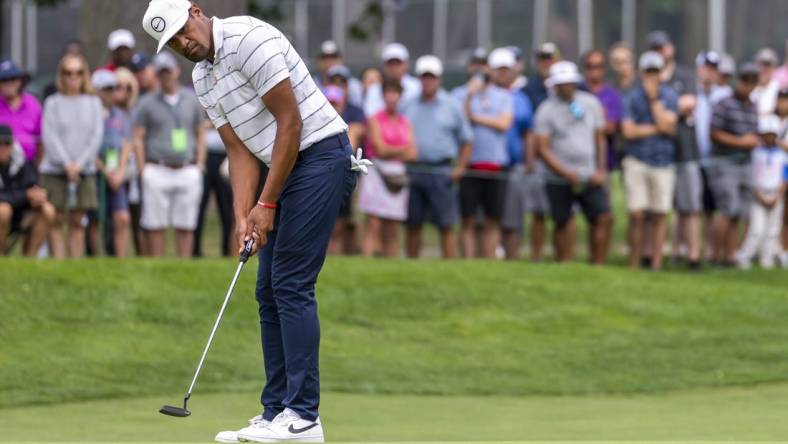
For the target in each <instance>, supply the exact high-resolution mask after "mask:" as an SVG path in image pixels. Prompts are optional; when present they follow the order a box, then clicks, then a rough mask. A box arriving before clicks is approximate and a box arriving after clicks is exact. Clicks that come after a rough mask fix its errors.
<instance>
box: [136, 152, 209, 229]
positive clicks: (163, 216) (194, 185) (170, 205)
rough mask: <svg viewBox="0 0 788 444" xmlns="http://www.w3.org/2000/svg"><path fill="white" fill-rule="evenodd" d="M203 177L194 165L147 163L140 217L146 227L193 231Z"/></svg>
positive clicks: (144, 170) (144, 171)
mask: <svg viewBox="0 0 788 444" xmlns="http://www.w3.org/2000/svg"><path fill="white" fill-rule="evenodd" d="M202 187H203V177H202V172H201V171H200V169H199V168H198V167H197V166H194V165H191V166H185V167H183V168H179V169H173V168H168V167H165V166H161V165H156V164H147V165H145V169H143V170H142V196H143V200H142V218H141V219H140V224H141V225H142V227H143V228H145V229H146V230H164V229H166V228H169V227H172V228H175V229H177V230H186V231H193V230H194V229H195V228H197V216H198V214H199V212H200V200H201V199H202Z"/></svg>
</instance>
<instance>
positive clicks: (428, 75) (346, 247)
mask: <svg viewBox="0 0 788 444" xmlns="http://www.w3.org/2000/svg"><path fill="white" fill-rule="evenodd" d="M647 44H648V50H647V51H645V52H644V53H642V54H639V55H638V54H635V53H634V52H633V50H632V49H631V48H630V47H628V46H627V45H626V44H623V43H617V44H615V45H613V46H612V47H611V48H609V49H608V50H601V49H594V50H591V51H588V52H586V53H585V54H583V55H582V56H581V57H580V59H579V60H578V63H579V67H578V64H576V63H575V62H573V61H571V60H565V59H564V58H563V57H562V56H561V52H560V49H559V48H558V47H557V45H555V44H554V43H551V42H546V43H543V44H541V45H539V46H538V47H537V48H536V49H535V50H534V52H533V54H532V57H528V56H527V55H526V53H525V52H524V51H523V50H522V49H521V48H517V47H513V46H506V47H499V48H495V49H493V50H492V51H490V52H488V51H487V50H486V49H485V48H477V49H476V50H474V51H472V52H471V54H470V57H469V60H468V64H467V80H466V81H465V82H464V83H463V84H462V85H460V86H458V87H456V88H453V89H448V88H446V87H444V84H443V79H444V67H443V63H442V61H441V60H440V59H439V58H438V57H435V56H433V55H424V56H421V57H419V58H418V59H417V60H415V62H414V63H413V66H412V68H413V70H412V71H411V57H410V54H409V51H408V49H407V48H406V47H405V46H404V45H402V44H400V43H391V44H388V45H386V46H385V47H384V48H383V51H382V53H381V63H380V66H373V67H369V68H367V69H365V70H364V71H362V72H361V73H360V76H359V78H355V77H354V76H353V73H352V72H351V70H350V69H349V68H347V67H346V66H345V65H344V64H343V61H342V54H341V53H340V49H339V47H338V45H337V44H336V43H334V42H332V41H326V42H324V43H323V44H322V45H321V51H320V55H319V58H318V60H316V64H315V70H314V73H315V80H316V82H317V84H318V85H319V86H320V88H321V90H322V93H323V94H324V95H325V96H326V98H327V99H328V100H329V102H330V103H331V104H332V105H333V106H334V107H335V108H336V109H337V111H338V112H339V113H340V115H341V116H342V117H343V118H344V119H345V121H346V122H347V123H348V126H349V138H350V140H351V143H352V144H353V146H356V147H363V148H364V153H365V156H366V157H368V158H370V159H372V160H373V162H374V167H373V168H372V169H371V171H370V173H369V175H366V176H364V177H362V179H361V180H360V183H359V186H358V189H357V192H356V193H355V194H354V196H353V197H351V198H350V199H348V200H347V201H346V202H345V204H344V205H343V208H342V210H341V212H340V216H339V219H338V220H337V224H336V227H335V230H334V234H333V236H332V240H331V245H330V247H329V251H330V252H331V253H332V254H363V255H364V256H368V257H399V256H400V255H401V254H402V251H401V248H402V245H403V244H404V246H405V248H404V253H405V254H406V255H407V257H409V258H416V257H419V255H420V254H421V251H422V250H423V247H422V231H423V230H422V227H423V225H424V224H425V223H426V222H430V223H432V224H433V225H434V226H435V227H436V228H437V233H438V243H439V251H440V254H441V256H442V257H443V258H447V259H450V258H455V257H458V256H462V257H465V258H472V257H485V258H489V259H495V258H500V257H504V258H506V259H509V260H517V259H519V258H520V257H521V252H522V251H523V250H524V248H523V247H524V246H527V249H528V251H529V252H530V258H531V259H532V260H533V261H536V262H538V261H542V260H544V258H545V257H546V251H548V249H547V248H546V245H545V244H547V243H548V240H549V241H550V242H549V243H550V244H551V245H552V248H551V249H550V250H552V257H553V258H554V260H556V261H570V260H573V258H574V256H575V251H574V250H575V247H576V245H577V244H578V242H577V240H576V233H577V224H576V221H575V219H576V218H575V213H576V212H577V211H578V210H579V211H580V212H581V213H582V214H583V216H584V218H585V219H586V221H587V225H588V230H587V232H588V240H587V243H586V244H587V245H588V250H589V251H588V260H589V262H591V263H593V264H603V263H605V262H606V261H607V260H608V252H609V251H610V249H611V239H612V233H613V227H614V224H615V223H620V224H624V223H625V224H626V226H627V239H626V241H627V251H628V257H629V265H630V266H631V267H643V268H648V269H652V270H655V271H657V270H660V269H662V267H663V264H664V262H665V260H664V259H663V256H664V254H665V252H669V253H668V254H669V255H670V256H671V257H672V258H673V259H674V260H676V261H684V262H685V263H686V264H687V267H689V269H691V270H699V269H700V268H701V266H702V263H704V262H706V263H708V264H712V265H715V266H723V267H725V266H739V267H742V268H747V267H749V266H751V263H752V262H753V260H754V259H755V258H756V257H757V258H758V259H759V260H760V265H761V266H763V267H772V266H774V265H776V264H780V265H783V266H788V256H786V253H785V249H786V248H788V206H786V205H785V201H786V192H785V191H786V183H788V154H787V153H788V61H786V63H784V64H781V63H780V61H779V58H778V55H777V53H776V52H775V51H774V50H772V49H769V48H764V49H762V50H760V51H758V52H757V53H756V54H754V57H753V59H752V61H750V60H745V61H742V63H740V64H739V65H738V66H736V64H735V62H734V61H733V59H732V58H731V57H730V56H728V55H726V54H722V53H717V52H715V51H710V50H709V51H703V52H701V53H700V54H698V55H697V58H696V60H695V66H694V70H693V69H687V68H686V67H683V66H681V65H679V64H678V63H677V60H676V51H675V47H674V45H673V42H672V41H671V38H670V36H669V35H668V34H666V33H665V32H662V31H655V32H652V33H651V34H650V35H649V36H648V39H647ZM134 48H135V41H134V36H133V35H132V33H130V32H129V31H127V30H117V31H114V32H113V33H112V34H111V35H110V36H109V39H108V49H109V54H110V56H109V57H110V60H109V62H108V63H107V64H106V65H105V66H103V67H101V68H99V69H98V70H95V71H92V72H91V70H90V68H89V66H88V63H87V61H86V59H85V57H84V56H83V55H82V53H81V48H80V47H79V45H69V48H68V50H67V51H66V53H65V55H64V56H63V58H62V60H61V61H60V64H59V66H58V71H57V73H56V76H55V77H56V80H55V84H54V85H53V87H51V88H48V91H47V93H46V94H45V97H44V100H43V106H42V105H40V102H39V100H38V99H37V98H36V97H35V96H33V95H31V94H29V93H27V92H25V86H26V84H27V82H28V81H29V79H30V77H29V75H28V74H27V73H26V72H24V71H23V70H21V69H20V68H19V67H18V66H17V65H16V64H15V63H14V61H12V60H4V61H2V62H0V253H5V252H6V251H9V250H10V248H11V245H12V244H14V243H16V242H18V243H20V245H21V251H22V252H23V253H24V254H27V255H39V256H41V255H49V256H52V257H56V258H62V257H66V256H68V257H81V256H83V255H85V254H86V253H87V254H90V255H100V254H108V255H113V256H117V257H126V256H129V255H131V254H132V251H129V246H132V247H133V248H132V250H133V253H134V254H137V255H143V256H162V255H164V254H165V251H166V248H165V244H166V242H165V239H166V231H167V230H168V229H173V230H174V239H175V246H174V251H175V252H176V254H177V255H178V256H180V257H189V256H197V257H198V256H201V255H202V254H203V248H202V237H203V228H204V226H205V223H204V221H205V213H206V211H208V209H209V208H217V209H218V212H219V220H220V222H221V227H222V228H221V233H220V235H221V242H220V246H221V251H220V253H221V254H223V255H228V254H230V253H231V251H230V250H231V249H232V248H231V245H234V243H233V242H232V240H231V239H230V237H231V233H232V232H233V230H232V228H233V224H234V221H233V211H232V192H231V189H230V186H229V183H228V178H227V177H228V171H227V162H226V155H225V153H224V147H223V146H222V142H221V139H220V138H219V137H218V132H217V130H216V129H215V128H213V127H211V125H210V123H209V121H208V120H207V119H206V116H205V114H204V111H203V110H202V109H201V107H200V105H199V102H198V100H197V97H196V96H195V94H194V92H193V89H192V88H190V87H189V86H185V85H181V84H180V81H179V79H180V77H181V72H180V68H179V66H178V63H177V62H176V60H175V58H174V57H173V56H172V55H171V54H170V53H168V52H163V53H161V54H159V55H157V56H156V57H153V58H151V57H148V56H147V55H145V54H141V53H135V51H134ZM531 58H532V59H533V62H532V64H533V70H532V75H531V76H530V77H526V72H527V70H526V67H527V65H528V64H529V62H530V61H531ZM411 72H412V74H411ZM619 171H620V174H619V173H618V172H619ZM613 181H620V183H621V186H622V187H623V190H624V193H625V206H626V214H618V215H617V214H615V211H614V206H613V205H612V199H611V185H612V183H613ZM212 194H213V195H215V198H216V204H215V205H214V206H211V205H209V201H210V197H211V195H212ZM671 215H674V216H675V217H672V218H671V217H670V216H671ZM526 222H527V223H526ZM400 232H404V234H405V236H404V242H403V240H402V237H401V235H400Z"/></svg>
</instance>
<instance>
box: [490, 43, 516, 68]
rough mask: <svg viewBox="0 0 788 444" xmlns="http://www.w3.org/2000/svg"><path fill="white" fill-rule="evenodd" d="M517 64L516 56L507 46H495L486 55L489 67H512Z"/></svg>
mask: <svg viewBox="0 0 788 444" xmlns="http://www.w3.org/2000/svg"><path fill="white" fill-rule="evenodd" d="M516 64H517V57H516V56H515V55H514V52H512V50H511V49H509V48H496V49H494V50H493V52H491V53H490V56H489V57H487V66H489V67H490V69H498V68H510V69H511V68H514V66H515V65H516Z"/></svg>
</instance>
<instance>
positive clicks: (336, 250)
mask: <svg viewBox="0 0 788 444" xmlns="http://www.w3.org/2000/svg"><path fill="white" fill-rule="evenodd" d="M340 68H345V67H344V66H342V65H337V66H334V67H333V68H331V69H330V70H329V81H330V82H331V83H332V84H331V85H328V86H327V87H326V88H325V89H324V90H323V93H324V94H325V96H326V99H328V102H329V103H331V105H332V106H333V107H334V109H335V110H336V111H337V113H339V115H340V116H341V117H342V120H344V121H345V123H347V126H348V138H349V139H350V144H351V145H352V146H354V147H360V146H361V143H362V140H364V137H365V136H366V118H365V117H364V111H362V110H361V108H359V107H357V106H354V105H352V104H350V103H348V102H347V95H346V92H347V85H348V83H347V81H346V79H347V77H345V75H348V76H349V74H350V71H347V72H346V71H345V70H347V68H345V69H344V70H342V69H340ZM354 196H355V194H351V195H350V196H348V197H347V198H346V199H345V200H344V201H343V202H342V206H341V207H340V208H339V217H338V218H337V223H336V225H335V226H334V232H333V233H332V234H331V241H330V242H329V244H328V253H329V254H357V253H358V250H359V246H358V235H357V230H356V224H355V221H354V220H353V201H354Z"/></svg>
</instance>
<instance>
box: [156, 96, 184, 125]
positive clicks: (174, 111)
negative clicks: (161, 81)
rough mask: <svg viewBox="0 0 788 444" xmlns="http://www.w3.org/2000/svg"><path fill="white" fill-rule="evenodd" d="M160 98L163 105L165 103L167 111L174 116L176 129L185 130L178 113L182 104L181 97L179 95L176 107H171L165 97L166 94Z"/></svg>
mask: <svg viewBox="0 0 788 444" xmlns="http://www.w3.org/2000/svg"><path fill="white" fill-rule="evenodd" d="M159 98H160V99H161V101H162V103H164V105H165V106H166V107H167V110H168V111H169V112H170V115H171V116H172V119H173V121H174V122H175V127H176V128H183V123H182V122H181V116H180V114H179V113H178V108H179V105H180V104H181V97H180V95H178V101H177V102H175V105H170V104H169V102H167V99H166V98H165V97H164V94H161V95H160V96H159Z"/></svg>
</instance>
